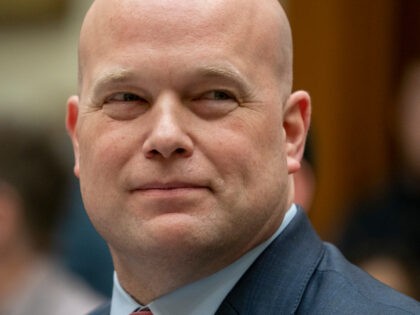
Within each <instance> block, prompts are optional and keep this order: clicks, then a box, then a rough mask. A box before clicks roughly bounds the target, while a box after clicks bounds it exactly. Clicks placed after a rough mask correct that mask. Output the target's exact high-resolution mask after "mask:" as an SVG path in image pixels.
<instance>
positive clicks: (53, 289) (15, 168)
mask: <svg viewBox="0 0 420 315" xmlns="http://www.w3.org/2000/svg"><path fill="white" fill-rule="evenodd" d="M0 150H1V152H0V314H1V315H24V314H33V315H49V314H51V315H66V314H67V315H70V314H83V313H86V312H87V311H88V310H90V309H91V308H92V307H95V306H96V305H98V304H99V303H101V301H102V298H101V297H100V296H99V295H97V294H96V293H94V292H93V291H91V290H90V289H89V288H88V287H87V286H86V285H85V284H84V283H83V282H82V281H81V280H79V279H78V278H75V277H74V276H73V275H71V274H69V273H67V272H66V271H65V270H64V269H62V268H61V267H60V266H59V265H58V264H57V263H56V262H55V260H54V259H52V258H51V255H50V253H51V249H52V243H53V239H52V232H53V230H54V227H55V225H56V224H57V220H58V219H59V217H60V215H61V214H62V213H61V212H62V211H61V210H60V209H63V208H65V206H64V205H61V204H60V203H61V202H62V200H63V199H62V197H63V188H64V186H65V185H64V183H65V176H64V175H65V174H64V173H63V170H62V168H61V166H62V165H61V164H60V162H59V159H57V157H56V156H54V154H53V152H52V151H51V149H50V147H49V146H48V144H47V137H45V135H44V134H42V133H38V132H37V131H36V130H25V129H23V128H21V126H18V125H12V124H10V123H6V122H4V121H3V122H2V123H1V124H0Z"/></svg>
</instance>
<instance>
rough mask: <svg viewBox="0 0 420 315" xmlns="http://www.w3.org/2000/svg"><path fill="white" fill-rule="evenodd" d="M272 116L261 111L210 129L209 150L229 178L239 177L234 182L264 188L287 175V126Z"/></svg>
mask: <svg viewBox="0 0 420 315" xmlns="http://www.w3.org/2000/svg"><path fill="white" fill-rule="evenodd" d="M272 120H273V117H270V116H258V114H257V115H256V116H254V117H252V118H251V119H244V118H242V117H241V119H232V120H230V121H229V122H228V123H226V124H223V125H220V126H218V128H216V129H215V130H217V131H216V132H214V131H213V132H210V131H208V132H207V133H206V134H208V135H211V136H208V137H207V138H206V139H205V140H204V141H203V143H204V147H206V148H207V152H206V153H205V154H206V155H207V156H209V158H210V159H211V160H212V162H213V164H214V165H215V167H216V168H217V169H218V173H219V175H220V176H221V177H222V178H223V179H224V180H225V181H230V182H232V181H235V183H230V185H232V186H234V185H236V186H238V185H240V186H243V188H245V189H247V190H252V191H257V190H261V191H263V190H264V189H266V185H276V186H277V185H279V180H280V179H281V178H284V177H287V164H286V156H285V150H284V146H285V144H284V135H283V130H282V128H281V124H277V123H276V124H274V122H273V121H272ZM278 126H280V127H278ZM206 143H207V144H210V143H211V144H212V146H211V148H209V145H207V146H206ZM235 188H237V189H238V187H235Z"/></svg>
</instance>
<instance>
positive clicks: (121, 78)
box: [89, 64, 253, 98]
mask: <svg viewBox="0 0 420 315" xmlns="http://www.w3.org/2000/svg"><path fill="white" fill-rule="evenodd" d="M187 76H188V77H190V78H199V79H198V80H194V82H197V81H198V82H199V80H200V78H203V79H218V80H222V81H224V82H228V83H229V84H232V85H233V86H234V87H236V88H237V89H238V90H239V92H240V94H241V95H242V96H243V97H244V98H248V97H250V96H251V95H252V94H253V93H252V91H253V89H252V84H251V83H250V82H249V80H248V79H247V78H246V76H245V75H243V74H242V73H241V72H240V71H239V70H238V69H236V68H235V67H234V66H231V65H229V64H227V65H221V66H209V65H198V66H197V67H195V68H193V69H191V70H190V71H188V73H187ZM136 78H138V74H136V72H135V71H134V70H132V69H127V68H117V69H111V70H108V71H104V72H103V73H101V74H100V75H99V78H98V79H96V80H95V82H94V83H93V87H92V89H91V91H92V93H89V94H90V95H91V96H96V95H99V94H100V93H101V91H102V90H103V89H105V88H106V87H108V86H112V85H115V84H122V83H125V82H129V81H132V80H135V79H136Z"/></svg>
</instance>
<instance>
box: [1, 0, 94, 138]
mask: <svg viewBox="0 0 420 315" xmlns="http://www.w3.org/2000/svg"><path fill="white" fill-rule="evenodd" d="M90 3H91V1H87V0H69V1H68V4H69V5H68V9H67V12H66V15H65V16H64V17H63V18H62V19H61V20H60V21H57V22H51V23H49V24H48V25H42V26H40V25H19V26H13V27H12V26H10V27H4V26H2V27H1V28H0V43H1V46H0V47H1V49H0V73H1V75H0V117H1V118H7V119H18V120H20V121H23V122H24V123H29V124H35V125H38V124H40V125H45V124H50V125H51V126H52V128H57V129H58V130H61V128H62V129H64V127H63V126H64V125H63V120H64V118H63V117H64V109H65V103H66V99H67V97H68V96H69V95H70V94H72V93H75V91H76V88H77V58H76V57H77V40H78V31H79V28H80V24H81V22H82V18H83V14H84V12H85V11H86V9H87V7H88V6H89V4H90ZM10 117H11V118H10Z"/></svg>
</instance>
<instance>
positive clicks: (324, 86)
mask: <svg viewBox="0 0 420 315" xmlns="http://www.w3.org/2000/svg"><path fill="white" fill-rule="evenodd" d="M91 2H92V1H87V0H31V1H28V0H2V2H0V43H1V44H0V45H1V46H0V47H1V49H0V73H1V76H0V118H1V119H0V121H8V122H9V123H13V124H15V125H17V126H22V128H24V129H28V133H29V134H30V133H34V132H35V130H42V132H43V136H44V137H45V139H46V141H48V142H49V143H51V146H52V147H53V150H54V151H55V152H54V153H55V154H56V156H57V159H59V161H60V164H61V165H62V168H63V169H64V170H65V172H64V173H65V182H66V188H65V191H66V193H65V195H64V197H63V198H64V199H63V202H62V203H61V208H62V209H60V213H61V214H62V215H61V217H60V218H59V219H57V220H58V221H57V222H58V223H57V228H56V230H55V231H54V241H53V243H54V246H52V249H51V251H50V255H53V256H54V259H55V260H56V261H58V262H59V263H60V264H61V265H64V266H66V268H68V269H70V270H72V271H73V272H74V273H76V274H78V275H79V276H81V277H82V278H83V279H85V281H87V282H88V283H89V284H90V285H91V286H92V288H93V289H95V290H96V292H99V293H100V294H102V295H103V296H109V295H110V293H111V286H112V263H111V260H110V257H109V254H108V252H107V249H106V245H105V243H104V242H103V241H102V240H101V239H100V237H99V236H98V235H97V234H96V232H95V231H94V230H93V228H92V226H91V225H90V223H89V221H88V219H87V216H86V214H85V213H84V210H83V205H82V202H81V198H80V193H79V190H78V183H77V180H76V179H75V178H74V177H73V176H72V162H73V153H72V149H71V144H70V140H69V139H68V137H67V135H66V132H65V128H64V117H65V104H66V100H67V97H68V96H70V95H72V94H75V93H76V92H77V42H78V33H79V29H80V25H81V23H82V19H83V16H84V13H85V12H86V10H87V8H88V7H89V5H90V3H91ZM281 2H283V4H284V6H285V8H286V11H287V12H288V15H289V18H290V21H291V24H292V30H293V36H294V44H295V66H294V71H295V83H294V88H295V89H305V90H307V91H309V93H310V94H311V96H312V102H313V118H312V128H311V132H310V145H309V147H308V150H307V152H306V155H305V157H306V162H305V164H304V168H303V171H302V172H301V173H299V174H298V175H296V178H297V184H296V185H297V192H298V197H297V198H298V199H299V200H297V202H299V203H302V204H304V206H305V208H306V210H307V211H308V213H309V216H310V218H311V221H312V222H313V224H314V226H315V228H316V229H317V231H318V232H319V233H320V234H321V236H322V237H323V238H324V239H325V240H328V241H331V242H334V243H336V244H337V245H338V246H339V247H340V248H341V249H342V250H343V251H344V253H345V255H346V256H347V257H348V258H349V259H351V260H352V261H354V262H355V263H358V264H359V265H360V266H362V267H363V268H365V269H366V270H368V271H369V272H371V273H372V274H373V275H375V276H376V277H378V278H381V277H382V278H381V280H383V281H388V282H389V283H390V284H392V285H394V284H393V283H391V282H392V281H394V282H395V281H396V282H398V281H399V283H397V284H395V285H394V286H395V287H397V288H398V289H399V290H402V291H404V292H406V293H408V294H410V295H411V296H414V297H416V298H417V299H419V295H418V294H419V290H418V284H419V283H420V279H419V277H418V270H419V269H420V268H419V266H420V263H419V254H420V245H419V244H420V239H419V233H420V232H419V231H420V220H418V219H419V215H418V214H417V213H418V212H419V210H420V202H419V199H420V198H419V196H420V189H419V187H420V184H419V183H420V181H419V178H420V166H419V164H420V153H419V150H420V130H419V126H420V113H419V112H420V110H419V108H420V97H419V94H420V92H419V91H420V66H419V64H420V63H419V60H420V36H419V34H420V1H418V0H371V1H362V0H340V1H336V0H323V1H312V0H285V1H281ZM7 150H8V148H7V147H0V155H1V154H4V152H7ZM0 181H1V174H0ZM0 219H1V216H0ZM0 228H1V227H0ZM0 263H1V258H0ZM0 266H1V265H0ZM372 266H373V267H372ZM384 275H395V276H396V278H397V280H395V279H385V278H383V277H384ZM413 279H416V281H413ZM413 282H416V283H417V284H413ZM398 286H400V287H398ZM0 313H1V312H0Z"/></svg>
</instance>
